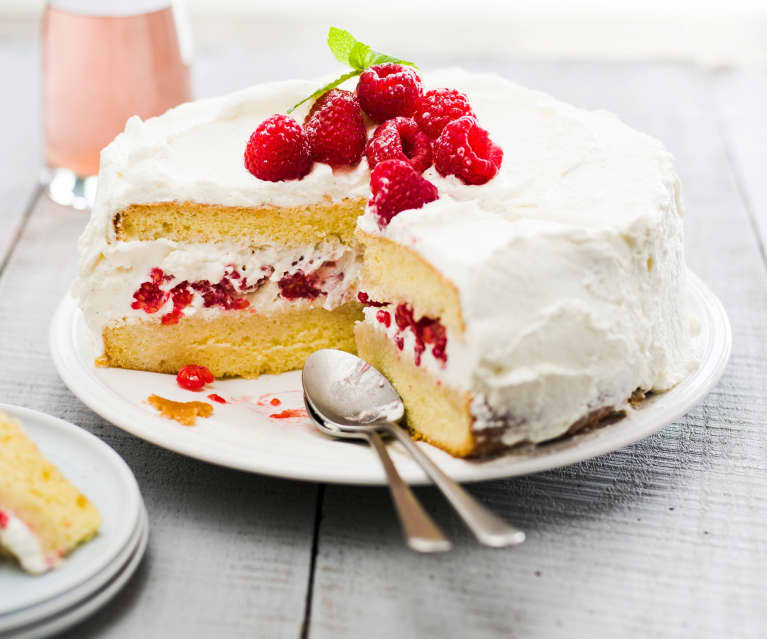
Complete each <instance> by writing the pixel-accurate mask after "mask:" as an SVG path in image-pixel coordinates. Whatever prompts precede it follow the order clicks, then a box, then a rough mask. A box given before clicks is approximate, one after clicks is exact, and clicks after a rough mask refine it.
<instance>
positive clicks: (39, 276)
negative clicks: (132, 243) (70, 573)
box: [0, 198, 317, 638]
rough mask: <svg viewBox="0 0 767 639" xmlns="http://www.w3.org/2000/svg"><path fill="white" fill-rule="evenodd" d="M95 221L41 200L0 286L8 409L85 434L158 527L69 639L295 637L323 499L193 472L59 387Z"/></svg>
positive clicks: (239, 477) (209, 471)
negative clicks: (58, 327)
mask: <svg viewBox="0 0 767 639" xmlns="http://www.w3.org/2000/svg"><path fill="white" fill-rule="evenodd" d="M85 220H86V214H84V213H82V212H77V211H72V210H68V209H65V208H62V207H59V206H57V205H55V204H53V203H52V202H50V201H49V200H47V198H41V199H40V200H39V202H38V203H37V206H36V207H35V209H34V211H33V213H32V215H31V217H30V219H29V222H28V224H27V226H26V228H25V230H24V232H23V235H22V237H21V240H20V241H19V243H18V245H17V246H16V249H15V251H14V253H13V255H12V257H11V259H10V261H9V263H8V266H7V268H6V270H5V272H4V273H3V275H2V277H1V278H0V327H2V330H0V353H2V355H3V364H4V365H3V366H2V367H0V401H4V402H10V403H14V404H20V405H22V406H28V407H30V408H35V409H38V410H42V411H45V412H47V413H50V414H52V415H57V416H60V417H63V418H64V419H67V420H69V421H72V422H74V423H76V424H79V425H81V426H82V427H83V428H85V429H86V430H89V431H90V432H92V433H95V434H96V435H98V436H99V437H101V438H102V439H103V440H105V441H106V442H107V443H108V444H109V445H110V446H112V447H113V448H114V449H115V450H116V451H117V452H118V453H119V454H120V455H121V456H122V457H123V458H124V459H125V460H126V462H127V463H128V465H129V466H130V467H131V468H132V469H133V471H134V473H135V474H136V477H137V479H138V482H139V485H140V486H141V490H142V492H143V495H144V499H145V502H146V506H147V509H148V512H149V520H150V526H151V533H150V541H149V551H148V555H147V557H146V559H145V560H144V562H143V564H142V566H141V568H140V569H139V572H138V574H137V575H136V576H135V577H134V578H133V579H132V581H131V582H130V583H129V585H128V586H127V588H126V589H125V590H124V591H123V592H121V593H120V594H119V595H118V596H117V598H116V599H115V600H114V601H113V602H112V603H111V604H110V605H108V606H107V607H106V608H105V609H103V610H102V611H101V612H99V613H98V614H97V615H96V617H94V618H93V619H91V620H89V621H86V622H85V623H84V624H83V625H81V626H78V627H77V628H75V629H73V630H72V631H71V632H70V633H69V636H71V637H78V638H80V637H90V636H94V637H95V636H99V637H137V636H142V637H208V636H216V637H240V636H260V637H291V638H294V637H296V636H297V635H298V634H299V632H300V627H301V623H302V619H303V611H304V607H305V598H306V588H307V583H308V578H309V565H310V555H311V547H312V539H313V527H314V515H315V503H316V491H317V489H316V487H315V486H313V485H311V484H299V483H294V482H288V481H281V480H276V479H269V478H264V477H259V476H256V475H248V474H245V473H239V472H235V471H230V470H227V469H223V468H219V467H217V466H212V465H209V464H204V463H201V462H196V461H193V460H191V459H187V458H184V457H181V456H179V455H175V454H173V453H170V452H168V451H165V450H161V449H159V448H156V447H154V446H152V445H150V444H147V443H145V442H143V441H140V440H138V439H136V438H134V437H132V436H130V435H128V434H127V433H124V432H123V431H121V430H119V429H117V428H115V427H114V426H111V425H110V424H108V423H106V422H105V421H104V420H102V419H100V418H99V417H98V416H96V415H95V414H94V413H92V412H91V411H90V410H89V409H88V408H86V407H85V406H84V405H82V404H81V403H80V402H79V401H78V400H77V399H75V398H74V397H73V396H72V394H71V393H70V392H69V391H68V390H67V389H66V388H65V386H64V384H63V383H62V381H61V380H60V379H59V378H58V375H57V373H56V371H55V370H54V368H53V364H52V363H51V360H50V355H49V350H48V323H49V321H50V318H51V315H52V313H53V310H54V308H55V307H56V304H57V303H58V301H59V299H61V297H62V295H63V294H64V292H65V291H66V290H67V287H68V286H69V283H70V281H71V278H72V275H73V273H74V269H75V264H76V251H75V241H76V238H77V236H78V234H79V233H80V231H81V230H82V227H83V225H84V223H85Z"/></svg>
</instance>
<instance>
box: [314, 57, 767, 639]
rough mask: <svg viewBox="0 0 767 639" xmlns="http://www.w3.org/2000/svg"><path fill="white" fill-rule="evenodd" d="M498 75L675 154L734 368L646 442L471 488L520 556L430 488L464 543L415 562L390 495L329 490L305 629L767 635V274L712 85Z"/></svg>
mask: <svg viewBox="0 0 767 639" xmlns="http://www.w3.org/2000/svg"><path fill="white" fill-rule="evenodd" d="M487 66H489V65H482V68H487ZM497 70H499V71H500V72H502V73H503V74H504V75H506V76H508V77H510V78H512V79H515V80H517V81H519V82H521V83H523V84H527V85H529V86H533V87H536V88H541V89H544V90H546V91H549V92H551V93H553V94H555V95H557V96H559V97H561V98H562V99H565V100H568V101H570V102H573V103H575V104H577V105H581V106H586V107H591V108H596V107H603V108H607V109H609V110H612V111H615V112H617V113H618V114H620V116H621V117H622V118H623V119H624V120H626V121H627V122H628V123H629V124H631V125H632V126H635V127H636V128H639V129H641V130H644V131H647V132H649V133H652V134H653V135H656V136H657V137H659V138H660V139H662V140H663V141H664V142H665V143H666V145H667V146H668V147H669V148H670V149H671V150H672V152H673V153H674V154H675V156H676V159H677V166H678V170H679V172H680V174H681V177H682V181H683V184H684V187H685V188H684V196H685V201H686V205H687V217H686V224H687V247H688V257H689V263H690V265H691V267H692V268H693V269H694V270H695V271H696V272H698V273H699V274H700V275H701V276H702V277H703V279H704V280H706V281H707V282H708V283H709V284H710V285H711V286H712V287H713V288H714V290H715V291H716V292H717V294H718V295H719V296H720V297H721V299H722V300H723V302H724V304H725V306H726V307H727V309H728V312H729V314H730V317H731V320H732V323H733V329H734V334H735V345H734V353H733V358H732V362H731V364H730V366H729V368H728V371H727V373H726V375H725V378H724V379H723V380H722V382H721V383H720V384H719V386H718V387H717V388H716V389H715V390H714V391H713V392H712V393H710V394H709V395H708V397H706V399H705V400H704V401H703V402H702V403H701V404H700V405H699V406H698V407H697V408H695V409H694V410H693V411H691V412H690V414H688V415H687V416H686V417H685V418H683V419H682V420H680V421H678V422H677V423H675V424H673V425H671V426H669V427H667V428H666V429H664V430H663V431H662V432H660V433H658V434H657V435H655V436H653V437H651V438H650V439H648V440H646V441H644V442H641V443H638V444H636V445H633V446H630V447H628V448H626V449H624V450H621V451H618V452H615V453H613V454H610V455H606V456H604V457H600V458H597V459H595V460H591V461H588V462H584V463H581V464H577V465H574V466H571V467H568V468H564V469H562V470H559V471H552V472H546V473H542V474H537V475H532V476H529V477H524V478H520V479H513V480H508V481H500V482H493V483H486V484H483V485H481V486H476V487H473V489H472V490H473V491H474V493H475V494H476V495H477V496H478V497H479V498H480V499H482V500H483V501H484V502H485V503H487V504H488V505H490V506H491V507H492V508H493V509H494V510H496V511H497V512H500V513H502V514H503V515H505V516H507V517H508V518H509V519H510V520H512V521H514V522H516V523H518V524H519V525H521V526H522V527H523V528H524V529H526V530H527V531H528V535H529V536H528V540H527V541H526V542H525V543H524V544H523V545H522V546H519V547H517V548H513V549H508V550H501V551H499V550H487V549H482V548H479V547H478V546H477V545H476V543H475V542H474V541H473V539H472V538H471V537H470V535H468V534H467V532H466V531H465V530H464V529H463V528H462V527H461V526H460V525H459V523H458V521H457V520H456V518H455V516H453V515H452V514H451V513H450V512H448V510H447V507H446V506H445V504H444V503H443V502H442V500H441V499H439V498H438V496H437V495H436V494H435V493H434V492H433V490H429V489H426V490H422V491H421V494H423V495H425V497H426V499H427V502H428V504H429V505H430V507H431V510H432V511H433V512H434V513H435V515H436V517H437V518H438V520H439V521H440V522H441V523H443V524H444V525H445V528H446V529H447V531H449V534H450V535H451V536H452V537H453V538H454V540H455V541H456V549H455V552H453V553H451V554H447V555H441V556H432V557H422V556H417V555H414V554H413V553H410V552H408V551H407V550H406V549H405V548H404V546H403V544H402V542H401V540H400V539H399V537H398V534H397V528H396V523H395V521H394V517H393V515H392V512H391V506H390V504H389V502H388V498H387V496H386V493H385V491H383V490H375V489H367V490H366V489H348V488H339V487H332V488H329V489H328V490H327V491H326V494H325V500H324V507H323V517H322V525H321V527H320V538H319V553H318V556H317V569H316V575H315V583H314V598H313V605H312V611H311V625H310V629H311V632H310V636H311V637H313V638H324V637H335V638H338V637H359V636H365V637H368V638H374V637H391V636H396V637H421V636H440V637H465V636H471V637H501V636H503V637H547V638H548V637H589V638H592V637H595V636H598V637H599V636H605V637H617V636H631V637H655V636H695V637H723V636H737V637H759V636H764V632H765V628H767V609H765V607H764V601H765V595H764V593H765V589H764V579H763V569H764V567H765V565H767V541H765V536H764V534H763V525H764V524H763V522H764V521H765V519H766V518H767V435H766V431H765V426H764V418H765V414H767V411H766V409H767V277H765V264H764V263H763V261H762V259H761V256H760V252H759V248H758V244H757V241H756V238H755V236H754V233H753V230H752V226H751V223H750V221H749V217H748V213H747V211H746V208H745V206H744V202H743V200H742V198H741V196H740V193H739V191H738V188H737V184H736V179H735V176H734V174H733V169H732V166H731V165H730V162H729V159H728V152H727V144H728V143H730V142H731V140H725V139H724V138H723V136H722V128H721V126H720V124H719V121H718V118H717V114H716V112H715V105H714V97H713V95H712V93H711V91H710V88H709V83H708V78H707V77H706V75H705V74H704V73H703V72H701V71H698V70H696V69H694V68H689V67H685V66H676V65H630V64H627V65H598V64H577V63H574V64H562V65H558V64H545V63H531V64H517V65H511V66H510V65H498V66H497ZM507 152H512V153H513V149H509V150H507Z"/></svg>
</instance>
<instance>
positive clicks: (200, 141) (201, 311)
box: [77, 81, 368, 377]
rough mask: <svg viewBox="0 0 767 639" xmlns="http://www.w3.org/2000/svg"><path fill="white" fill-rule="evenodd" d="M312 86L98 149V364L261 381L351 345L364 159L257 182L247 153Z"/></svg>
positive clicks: (249, 97) (179, 120) (229, 102)
mask: <svg viewBox="0 0 767 639" xmlns="http://www.w3.org/2000/svg"><path fill="white" fill-rule="evenodd" d="M313 86H314V85H313V84H312V83H309V82H301V81H294V82H283V83H277V84H272V85H264V86H260V87H254V88H252V89H248V90H245V91H242V92H239V93H236V94H233V95H230V96H225V97H222V98H216V99H211V100H203V101H200V102H196V103H190V104H185V105H182V106H180V107H178V108H176V109H173V110H171V111H169V112H168V113H166V114H165V115H163V116H161V117H158V118H153V119H150V120H147V121H146V122H142V121H141V120H140V119H138V118H131V120H129V121H128V124H127V126H126V128H125V132H124V133H121V134H120V135H119V136H117V138H116V139H115V140H114V141H113V142H112V143H111V144H110V145H109V146H108V147H107V148H106V149H104V151H103V152H102V157H101V168H100V172H99V188H98V194H97V198H96V203H95V205H94V209H93V212H92V217H91V222H90V224H89V226H88V229H87V230H86V232H85V234H84V235H83V237H82V238H81V241H80V251H81V277H80V279H79V284H78V286H77V291H78V295H79V296H80V299H81V301H82V306H83V311H84V313H85V316H86V319H87V321H88V323H89V324H90V326H91V327H92V328H93V330H94V331H95V332H96V333H97V334H98V335H99V336H100V337H101V338H102V340H103V349H104V351H103V358H102V359H101V360H100V362H101V363H103V364H106V365H108V366H118V367H123V368H134V369H141V370H151V371H158V372H167V373H176V372H177V371H178V370H179V369H180V368H181V367H182V366H185V365H187V364H190V363H194V364H198V365H202V366H206V367H207V368H208V369H210V371H211V372H212V373H213V374H214V375H215V376H216V377H225V376H246V377H253V376H257V375H260V374H262V373H280V372H283V371H286V370H293V369H296V368H300V367H301V365H302V364H303V362H304V360H305V359H306V357H307V356H308V355H309V354H310V353H311V352H313V351H314V350H316V349H318V348H324V347H336V348H342V349H345V350H350V351H354V350H355V345H354V336H353V331H352V327H353V325H354V322H355V321H356V320H358V319H361V317H362V312H361V308H362V307H361V305H360V304H359V302H358V301H357V299H356V295H357V274H358V271H359V268H360V263H361V256H360V254H359V252H358V251H357V248H356V241H355V239H354V229H355V225H356V220H357V218H358V217H359V215H360V214H361V213H362V211H363V210H364V206H365V201H366V197H367V180H368V171H367V168H366V166H365V164H364V162H363V163H359V157H358V158H357V160H358V163H357V166H354V167H352V166H347V167H343V168H340V169H333V168H331V166H329V165H328V164H321V163H315V164H314V168H313V170H312V171H311V173H309V174H308V175H306V176H305V177H303V179H301V180H300V185H301V186H300V188H299V189H296V188H295V186H296V184H298V183H299V182H284V181H283V182H280V181H277V182H272V181H268V180H261V179H258V178H256V177H255V176H254V175H253V174H252V173H251V172H250V171H249V170H248V169H247V168H246V162H247V158H245V161H244V160H243V151H244V150H245V146H246V143H247V142H248V139H249V137H250V136H251V134H253V132H254V130H256V129H258V127H259V123H260V122H262V121H263V120H264V118H266V117H267V116H269V115H270V114H272V113H274V111H275V110H277V109H278V108H285V105H289V104H290V103H291V101H292V102H295V101H297V100H298V99H299V98H300V96H302V95H305V94H306V93H307V92H311V90H312V87H313ZM278 105H279V107H278ZM306 110H308V105H307V107H306V109H305V111H306ZM359 155H360V156H361V150H360V152H359Z"/></svg>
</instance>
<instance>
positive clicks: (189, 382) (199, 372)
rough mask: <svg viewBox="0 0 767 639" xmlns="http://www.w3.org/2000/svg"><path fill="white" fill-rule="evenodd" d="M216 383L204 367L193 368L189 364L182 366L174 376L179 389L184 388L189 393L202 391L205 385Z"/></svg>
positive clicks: (211, 374)
mask: <svg viewBox="0 0 767 639" xmlns="http://www.w3.org/2000/svg"><path fill="white" fill-rule="evenodd" d="M214 381H216V378H215V377H213V373H211V372H210V371H209V370H208V369H207V368H205V366H195V365H193V364H189V365H187V366H184V367H183V368H182V369H181V370H180V371H179V372H178V375H176V382H177V383H178V385H179V386H181V388H185V389H186V390H190V391H198V390H202V387H203V386H205V384H212V383H213V382H214Z"/></svg>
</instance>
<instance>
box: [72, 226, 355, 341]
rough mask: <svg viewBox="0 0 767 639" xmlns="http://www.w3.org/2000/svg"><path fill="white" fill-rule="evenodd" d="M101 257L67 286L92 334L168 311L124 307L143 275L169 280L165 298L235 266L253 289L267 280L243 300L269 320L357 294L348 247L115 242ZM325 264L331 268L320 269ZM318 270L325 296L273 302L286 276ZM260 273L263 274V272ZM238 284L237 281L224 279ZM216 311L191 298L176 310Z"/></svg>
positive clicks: (331, 305) (168, 306) (167, 305)
mask: <svg viewBox="0 0 767 639" xmlns="http://www.w3.org/2000/svg"><path fill="white" fill-rule="evenodd" d="M102 255H103V257H101V258H99V259H97V260H94V262H93V265H92V266H91V267H90V268H89V269H88V271H87V275H86V276H85V277H82V278H80V279H79V280H78V281H77V282H76V285H75V289H74V290H75V293H76V294H77V295H78V296H79V297H80V300H81V307H82V309H83V313H84V315H85V319H86V321H87V323H88V325H89V326H90V327H91V328H92V329H93V331H94V332H96V333H97V334H98V333H100V332H101V329H103V327H104V326H106V325H113V324H115V323H122V322H130V321H131V320H136V319H146V318H148V317H156V318H157V319H158V320H159V318H160V317H162V315H163V314H165V313H168V312H170V311H171V310H172V309H173V302H172V299H171V298H169V299H168V300H167V301H166V302H165V304H164V305H163V306H162V307H161V308H160V309H158V310H157V311H156V312H155V313H153V314H151V315H148V314H147V313H146V312H145V311H144V310H142V309H133V308H131V303H132V302H133V297H132V294H133V292H134V291H136V290H137V289H138V288H139V286H141V283H142V282H146V281H148V280H149V271H150V270H151V269H152V268H160V269H162V271H163V272H164V273H166V274H167V275H168V276H169V277H170V276H172V279H169V280H168V281H166V282H164V283H163V284H162V288H163V290H165V291H170V290H171V289H172V288H173V287H174V286H176V285H177V284H179V283H181V282H184V281H187V282H196V281H200V280H207V281H208V282H211V283H217V282H220V281H221V279H222V278H223V277H224V276H225V275H227V274H228V273H231V272H232V267H233V266H234V267H236V268H237V271H238V273H239V274H240V275H241V277H245V278H247V279H248V282H249V283H255V282H256V281H258V280H259V279H261V278H262V277H268V280H267V281H266V282H265V283H263V284H262V285H261V286H260V287H259V288H258V290H257V291H255V292H252V293H247V294H244V297H246V298H247V299H248V301H249V302H250V305H249V306H248V309H250V310H252V311H254V312H258V313H262V314H269V313H272V312H277V311H280V310H284V309H285V308H287V307H292V308H296V307H301V306H303V307H308V306H322V307H323V308H326V309H332V308H335V307H337V306H339V305H341V304H344V303H346V302H348V301H350V300H352V299H355V296H356V294H357V278H358V274H359V269H360V265H359V256H358V255H357V253H356V252H355V251H353V250H352V249H350V248H349V247H348V246H344V245H343V244H341V243H340V242H337V241H326V242H322V243H320V244H318V245H317V246H299V247H294V248H290V249H285V248H277V247H274V246H269V245H267V246H262V247H253V248H251V247H248V246H242V245H234V244H223V243H219V244H210V245H209V244H185V243H179V242H174V241H171V240H165V239H161V240H157V241H154V242H116V243H114V244H110V245H109V246H106V247H105V248H104V249H103V252H102ZM328 261H332V262H335V265H334V266H332V267H328V266H324V267H323V266H322V265H323V264H324V263H325V262H328ZM319 268H322V277H321V278H318V282H317V288H319V289H321V290H322V291H323V292H324V293H325V294H324V295H320V296H318V297H316V298H315V299H312V300H310V299H297V300H286V299H284V298H283V297H281V296H280V289H279V286H278V281H279V280H280V279H281V278H282V277H283V276H284V275H286V274H288V275H289V274H293V273H295V272H296V271H299V270H301V271H303V272H304V274H306V275H309V274H311V273H313V272H314V271H316V270H317V269H319ZM264 269H266V270H264ZM231 281H232V283H233V285H234V286H235V287H237V286H238V285H239V281H242V280H241V279H240V280H239V281H238V280H231ZM221 312H222V311H221V309H220V308H219V307H217V306H212V307H207V308H206V307H205V306H204V300H203V297H202V295H201V294H200V293H199V292H194V298H193V301H192V303H191V304H190V305H189V306H188V307H186V308H185V309H184V310H183V313H184V315H185V316H193V315H197V316H200V317H212V316H214V315H217V314H219V313H221Z"/></svg>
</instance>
